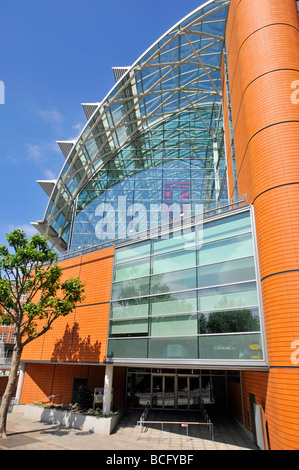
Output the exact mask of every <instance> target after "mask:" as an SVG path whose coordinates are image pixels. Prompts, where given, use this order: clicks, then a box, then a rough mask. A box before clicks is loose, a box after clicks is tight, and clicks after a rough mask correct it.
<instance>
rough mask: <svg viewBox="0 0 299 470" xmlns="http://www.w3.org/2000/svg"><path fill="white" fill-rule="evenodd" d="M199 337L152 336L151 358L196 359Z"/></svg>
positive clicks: (150, 341) (150, 344)
mask: <svg viewBox="0 0 299 470" xmlns="http://www.w3.org/2000/svg"><path fill="white" fill-rule="evenodd" d="M197 341H198V340H197V337H196V336H194V337H191V336H188V337H179V336H176V337H175V338H170V337H167V338H150V339H149V352H148V357H149V358H157V359H158V358H159V359H196V358H197V357H198V352H197Z"/></svg>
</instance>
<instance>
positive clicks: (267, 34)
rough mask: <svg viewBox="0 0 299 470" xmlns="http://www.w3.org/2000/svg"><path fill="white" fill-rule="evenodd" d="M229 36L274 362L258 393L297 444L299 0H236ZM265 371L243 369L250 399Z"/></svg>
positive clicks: (238, 135) (283, 442) (274, 424)
mask: <svg viewBox="0 0 299 470" xmlns="http://www.w3.org/2000/svg"><path fill="white" fill-rule="evenodd" d="M226 44H227V58H228V72H229V81H230V92H231V106H232V118H233V125H234V142H235V155H236V164H237V173H238V188H239V193H240V194H243V193H245V194H247V197H248V200H249V202H251V203H252V204H253V207H254V213H255V223H256V233H257V242H258V254H259V264H260V274H261V285H262V296H263V307H264V317H265V329H266V339H267V349H268V357H269V366H270V371H269V375H268V381H267V393H266V394H265V390H264V388H263V387H264V385H263V387H262V392H261V393H260V394H259V392H257V396H260V399H261V401H262V398H263V400H264V407H265V413H266V419H267V426H268V431H269V438H270V445H271V449H273V450H276V449H277V450H279V449H284V450H287V449H294V448H296V447H297V449H298V448H299V427H298V426H299V412H298V403H297V399H298V392H299V389H298V369H297V368H296V366H295V365H294V364H293V363H292V362H291V353H292V350H291V344H292V342H293V341H294V340H299V320H298V312H299V289H298V285H299V283H298V281H299V243H298V240H299V184H298V183H299V158H298V155H299V105H294V104H293V103H292V102H291V93H292V91H293V90H292V88H291V84H292V82H293V81H295V80H299V23H298V14H297V11H296V3H295V2H294V1H293V0H283V1H281V0H231V3H230V9H229V15H228V23H227V31H226ZM249 377H250V380H249ZM259 377H261V376H260V375H256V374H252V375H250V374H249V373H246V374H244V380H245V379H246V380H247V382H246V380H245V383H246V384H247V388H245V391H244V397H245V399H246V400H247V398H246V397H248V393H253V394H255V390H256V389H257V387H258V385H259V383H260V382H259V381H258V378H259ZM256 380H257V381H258V382H255V381H256ZM263 380H264V379H263ZM263 384H264V381H263ZM250 390H252V391H250ZM295 390H296V391H297V393H296V394H295V393H294V391H295ZM247 405H248V403H247ZM247 405H246V406H247Z"/></svg>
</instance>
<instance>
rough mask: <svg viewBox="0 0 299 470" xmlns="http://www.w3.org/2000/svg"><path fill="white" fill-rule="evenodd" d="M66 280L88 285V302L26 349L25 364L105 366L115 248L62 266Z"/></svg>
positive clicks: (56, 322) (86, 293)
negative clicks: (92, 363) (33, 361)
mask: <svg viewBox="0 0 299 470" xmlns="http://www.w3.org/2000/svg"><path fill="white" fill-rule="evenodd" d="M61 265H62V267H63V277H64V278H69V277H77V276H79V277H80V279H81V281H82V282H84V283H85V297H86V298H85V300H84V302H83V303H82V304H80V305H78V306H77V307H76V308H75V309H74V311H73V312H72V313H71V314H69V315H68V316H66V317H62V318H59V319H57V320H56V321H55V322H54V323H53V328H52V330H50V331H48V332H47V333H46V334H45V335H43V336H41V337H40V338H37V339H36V340H33V341H32V342H31V343H29V344H28V345H27V346H26V347H25V348H24V352H23V355H22V360H26V361H30V360H35V361H36V360H39V361H66V362H70V361H71V362H80V361H82V362H96V363H98V362H104V361H105V357H106V346H107V333H108V320H109V302H110V292H111V281H112V269H113V248H108V249H105V250H102V251H97V252H94V253H89V254H87V255H84V256H81V257H77V258H72V259H69V260H67V261H63V262H61Z"/></svg>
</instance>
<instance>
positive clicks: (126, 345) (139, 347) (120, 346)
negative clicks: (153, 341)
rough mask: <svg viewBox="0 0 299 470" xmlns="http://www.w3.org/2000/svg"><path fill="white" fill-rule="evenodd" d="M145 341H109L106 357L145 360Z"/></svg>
mask: <svg viewBox="0 0 299 470" xmlns="http://www.w3.org/2000/svg"><path fill="white" fill-rule="evenodd" d="M147 341H148V340H147V339H146V338H145V339H144V338H141V339H140V338H128V339H110V340H109V342H108V350H107V357H108V358H114V357H119V358H145V357H147Z"/></svg>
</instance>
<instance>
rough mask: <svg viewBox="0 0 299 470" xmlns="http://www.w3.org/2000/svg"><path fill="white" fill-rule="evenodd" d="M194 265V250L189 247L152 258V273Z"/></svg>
mask: <svg viewBox="0 0 299 470" xmlns="http://www.w3.org/2000/svg"><path fill="white" fill-rule="evenodd" d="M192 266H196V250H195V249H192V248H189V249H185V250H179V251H173V252H172V253H166V254H163V255H156V256H153V258H152V274H157V273H163V272H165V271H175V270H177V269H184V268H190V267H192Z"/></svg>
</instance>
